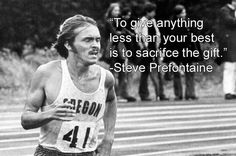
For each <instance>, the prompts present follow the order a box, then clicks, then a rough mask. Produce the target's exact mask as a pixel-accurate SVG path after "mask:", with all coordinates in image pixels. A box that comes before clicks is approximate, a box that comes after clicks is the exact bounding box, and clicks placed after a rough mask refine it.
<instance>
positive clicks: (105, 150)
mask: <svg viewBox="0 0 236 156" xmlns="http://www.w3.org/2000/svg"><path fill="white" fill-rule="evenodd" d="M112 143H113V141H106V140H103V141H102V142H101V143H100V144H99V145H98V147H97V149H96V154H95V156H110V155H111V147H112Z"/></svg>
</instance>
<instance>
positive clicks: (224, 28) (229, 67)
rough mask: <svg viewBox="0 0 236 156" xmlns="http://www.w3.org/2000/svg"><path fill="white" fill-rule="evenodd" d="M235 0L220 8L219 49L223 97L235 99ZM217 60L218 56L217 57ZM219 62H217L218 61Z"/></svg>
mask: <svg viewBox="0 0 236 156" xmlns="http://www.w3.org/2000/svg"><path fill="white" fill-rule="evenodd" d="M235 10H236V0H231V1H230V2H229V3H228V4H226V5H225V6H224V7H222V8H221V16H220V30H219V32H218V33H219V34H220V39H219V49H220V52H221V53H222V55H223V57H222V60H220V61H222V62H224V72H223V91H224V93H225V99H226V100H228V99H236V94H235V82H236V75H235V74H236V73H235V72H236V71H235V70H236V44H235V41H236V15H235V14H236V11H235ZM225 48H226V49H225ZM218 61H219V58H218ZM218 63H219V62H218Z"/></svg>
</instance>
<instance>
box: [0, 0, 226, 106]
mask: <svg viewBox="0 0 236 156" xmlns="http://www.w3.org/2000/svg"><path fill="white" fill-rule="evenodd" d="M147 1H148V0H120V1H117V0H116V1H115V0H33V1H32V0H1V1H0V100H1V101H0V102H1V103H7V104H12V103H14V104H16V103H21V102H22V100H24V99H25V96H26V90H27V88H28V86H29V81H30V79H31V76H32V73H33V72H34V71H35V69H36V68H37V67H38V66H39V65H40V64H42V63H45V62H48V61H49V60H52V59H56V58H58V57H59V56H58V55H57V53H56V51H55V50H53V49H52V48H51V45H52V44H53V42H55V40H56V34H57V32H58V27H59V25H60V24H61V23H62V22H63V20H65V19H66V18H68V17H70V16H72V15H75V14H83V15H87V16H90V17H92V18H94V19H95V20H96V21H97V22H98V25H99V29H100V32H101V35H102V36H104V34H105V31H106V30H105V27H104V23H105V22H104V14H105V12H106V10H107V8H108V7H109V5H110V3H112V2H119V3H120V4H121V5H122V7H125V6H129V7H130V8H131V10H132V15H133V17H134V18H139V17H141V16H142V15H143V6H144V3H146V2H147ZM149 1H150V2H153V3H155V4H156V5H157V12H156V19H169V16H170V14H171V10H172V8H173V6H175V5H176V4H179V3H180V4H183V5H184V6H186V8H187V11H188V14H189V17H191V18H192V19H201V20H204V30H203V31H201V33H203V34H211V33H214V34H215V36H216V37H217V32H218V31H219V28H218V23H219V18H218V14H219V11H220V8H221V7H222V6H223V5H225V4H226V0H149ZM216 39H217V38H216ZM104 42H105V41H104V40H102V50H101V52H102V51H103V49H104V46H103V45H104ZM217 46H218V44H217V42H215V43H210V44H209V43H206V44H201V47H202V49H203V50H204V49H210V48H214V47H217ZM99 63H100V64H102V65H103V66H105V67H107V65H106V64H105V63H104V62H99ZM203 63H204V64H213V66H214V72H213V73H196V76H195V81H196V91H197V95H198V96H199V97H208V96H223V92H222V84H221V82H222V66H218V65H216V64H215V63H214V58H212V59H209V60H207V61H205V62H203ZM139 74H140V73H131V75H132V76H131V78H132V84H130V86H129V90H130V93H131V94H132V95H133V96H137V95H138V93H137V90H138V85H139V83H138V82H139ZM165 88H166V89H165V90H166V91H165V92H166V95H167V96H168V97H171V96H172V95H173V89H172V88H173V84H172V82H169V81H165ZM150 90H151V92H152V93H153V96H154V91H153V87H152V86H151V85H150Z"/></svg>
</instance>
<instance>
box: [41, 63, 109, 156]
mask: <svg viewBox="0 0 236 156" xmlns="http://www.w3.org/2000/svg"><path fill="white" fill-rule="evenodd" d="M61 66H62V83H61V88H60V91H59V94H58V96H57V98H56V100H55V101H54V102H53V103H52V104H50V105H47V106H44V107H42V111H46V110H49V109H52V108H53V107H55V106H56V105H59V104H61V103H65V102H69V103H71V104H73V105H74V107H73V108H72V109H74V110H76V116H75V118H73V120H72V121H68V122H67V121H58V120H53V121H51V122H49V123H47V124H46V125H44V126H42V127H41V129H40V136H39V144H40V145H42V146H43V147H46V148H50V149H56V150H58V151H60V152H65V153H82V152H90V151H94V150H95V149H96V148H97V143H98V132H99V128H100V124H101V122H102V118H103V115H104V111H105V102H106V96H107V89H106V88H105V79H106V71H105V69H103V68H102V67H100V66H98V65H95V66H98V69H101V77H100V82H99V87H98V89H97V90H96V91H94V92H93V93H84V92H82V91H80V90H79V89H78V88H77V87H76V86H75V85H74V83H73V81H72V79H71V77H70V74H69V70H68V67H67V63H66V60H62V61H61Z"/></svg>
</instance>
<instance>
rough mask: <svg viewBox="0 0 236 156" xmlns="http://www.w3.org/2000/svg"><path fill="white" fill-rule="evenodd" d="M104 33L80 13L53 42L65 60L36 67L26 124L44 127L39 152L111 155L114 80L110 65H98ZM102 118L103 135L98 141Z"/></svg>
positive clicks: (40, 155) (45, 154) (41, 155)
mask: <svg viewBox="0 0 236 156" xmlns="http://www.w3.org/2000/svg"><path fill="white" fill-rule="evenodd" d="M100 38H101V37H100V33H99V30H98V27H97V24H96V22H95V21H94V20H93V19H92V18H89V17H85V16H82V15H75V16H73V17H70V18H68V19H66V20H65V21H64V23H63V24H62V25H61V26H60V31H59V33H58V35H57V42H56V43H55V45H54V46H55V48H56V49H57V51H58V52H59V54H60V55H61V56H62V57H64V58H65V59H63V60H55V61H51V62H49V63H47V64H44V65H41V66H40V67H39V68H38V69H37V71H36V72H35V74H34V76H33V78H32V82H31V87H30V90H29V95H28V100H27V103H26V105H25V108H24V112H23V114H22V116H21V124H22V126H23V128H24V129H32V128H38V127H40V137H39V145H38V147H37V148H36V151H35V154H34V155H35V156H58V155H73V156H110V154H111V148H112V144H113V140H114V129H115V122H116V111H117V108H116V95H115V92H114V83H115V82H114V77H113V76H112V74H111V73H110V72H109V71H108V70H105V69H104V68H102V67H100V66H98V65H96V62H97V60H98V53H99V50H100ZM39 109H40V110H41V111H39ZM102 121H103V122H104V136H103V139H102V141H101V143H100V144H98V132H99V127H100V125H101V122H102Z"/></svg>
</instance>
